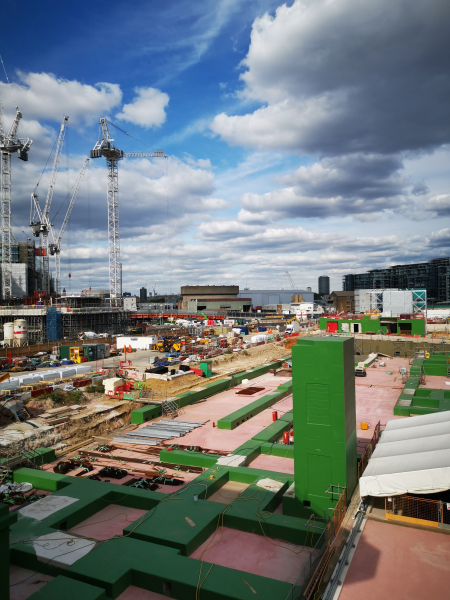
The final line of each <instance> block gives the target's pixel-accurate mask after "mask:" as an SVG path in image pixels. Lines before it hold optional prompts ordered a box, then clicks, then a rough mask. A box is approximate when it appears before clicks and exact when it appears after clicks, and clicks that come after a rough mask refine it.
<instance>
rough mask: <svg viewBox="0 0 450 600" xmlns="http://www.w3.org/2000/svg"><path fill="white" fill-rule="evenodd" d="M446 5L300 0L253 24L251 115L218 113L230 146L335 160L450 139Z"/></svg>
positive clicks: (247, 85) (248, 66)
mask: <svg viewBox="0 0 450 600" xmlns="http://www.w3.org/2000/svg"><path fill="white" fill-rule="evenodd" d="M449 18H450V12H449V11H448V4H447V2H446V0H431V1H430V2H429V3H426V4H424V3H420V2H419V3H414V4H411V5H408V7H406V5H404V4H403V3H398V2H397V3H395V2H394V3H393V2H390V1H389V0H380V1H379V2H372V3H368V4H367V3H362V2H360V1H359V0H340V2H329V1H328V0H317V1H315V2H310V1H308V0H296V1H295V2H294V3H293V4H292V5H291V6H288V5H286V4H283V5H282V6H280V7H279V8H278V9H277V11H276V14H275V16H274V17H272V16H271V15H269V14H265V15H264V16H262V17H261V18H258V19H256V20H255V21H254V23H253V27H252V33H251V43H250V47H249V50H248V53H247V56H246V58H245V59H244V60H243V61H242V66H243V67H244V69H245V71H244V73H243V74H242V75H241V80H242V81H243V83H244V89H243V92H242V96H243V97H244V98H246V99H249V100H252V101H258V102H261V103H263V106H262V107H261V108H258V109H257V110H255V111H254V112H252V113H249V114H244V115H239V116H229V115H227V114H225V113H223V114H220V115H217V116H216V117H215V119H214V120H213V122H212V123H211V125H210V127H211V129H212V131H213V132H214V133H216V134H218V135H220V136H221V137H222V138H223V139H224V140H226V141H227V142H229V143H230V144H238V145H242V146H248V147H253V148H258V149H266V150H268V149H283V150H287V151H292V152H299V153H320V154H323V155H338V154H346V153H353V152H374V151H378V152H383V153H395V152H399V151H403V150H414V149H418V148H433V147H437V146H439V145H441V144H443V143H446V142H448V141H449V137H450V107H449V104H448V102H447V101H446V98H448V95H449V92H450V74H449V69H448V52H447V41H446V38H447V35H446V31H447V29H448V25H449Z"/></svg>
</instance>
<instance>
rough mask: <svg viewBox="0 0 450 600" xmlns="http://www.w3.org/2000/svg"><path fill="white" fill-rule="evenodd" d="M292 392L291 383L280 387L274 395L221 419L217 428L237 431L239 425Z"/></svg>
mask: <svg viewBox="0 0 450 600" xmlns="http://www.w3.org/2000/svg"><path fill="white" fill-rule="evenodd" d="M291 391H292V384H291V383H289V384H283V385H280V386H278V388H277V390H276V392H274V393H273V394H267V395H266V396H263V397H262V398H258V400H255V401H254V402H251V403H250V404H247V405H246V406H243V407H242V408H240V409H238V410H235V411H234V412H232V413H230V414H229V415H227V416H226V417H223V418H222V419H219V420H218V421H217V427H218V428H219V429H235V428H236V427H237V426H238V425H241V423H244V422H245V421H248V419H251V418H252V417H254V416H255V415H257V414H259V413H260V412H262V411H263V410H265V409H266V408H268V407H269V406H272V404H275V402H278V401H279V400H281V399H283V398H285V397H286V396H288V395H289V394H290V393H291Z"/></svg>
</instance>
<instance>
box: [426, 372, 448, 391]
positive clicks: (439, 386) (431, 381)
mask: <svg viewBox="0 0 450 600" xmlns="http://www.w3.org/2000/svg"><path fill="white" fill-rule="evenodd" d="M425 380H426V383H425V385H421V386H419V387H421V388H426V389H430V388H431V389H435V390H450V385H447V384H450V379H447V377H439V376H438V375H427V376H426V377H425Z"/></svg>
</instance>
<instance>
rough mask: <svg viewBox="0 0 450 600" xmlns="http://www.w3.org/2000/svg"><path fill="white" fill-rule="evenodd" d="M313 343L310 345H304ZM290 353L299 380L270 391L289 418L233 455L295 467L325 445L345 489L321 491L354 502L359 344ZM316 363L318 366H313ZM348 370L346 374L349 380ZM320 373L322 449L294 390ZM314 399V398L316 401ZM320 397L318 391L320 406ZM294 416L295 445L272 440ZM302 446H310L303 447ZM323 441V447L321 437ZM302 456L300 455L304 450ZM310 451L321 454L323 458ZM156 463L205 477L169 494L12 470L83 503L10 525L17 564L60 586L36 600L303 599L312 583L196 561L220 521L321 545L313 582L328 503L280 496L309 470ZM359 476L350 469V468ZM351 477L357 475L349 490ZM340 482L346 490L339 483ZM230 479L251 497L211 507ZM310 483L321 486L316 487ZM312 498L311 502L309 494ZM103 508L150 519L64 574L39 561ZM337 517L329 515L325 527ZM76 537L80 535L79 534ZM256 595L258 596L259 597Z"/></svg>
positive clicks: (197, 456)
mask: <svg viewBox="0 0 450 600" xmlns="http://www.w3.org/2000/svg"><path fill="white" fill-rule="evenodd" d="M308 340H310V341H311V342H312V343H309V341H308ZM305 341H307V343H306V344H305V343H303V342H305ZM316 342H319V344H316ZM302 343H303V345H302ZM297 348H298V349H299V351H298V352H297ZM294 350H295V351H294V352H293V355H294V356H296V358H295V359H294V363H295V364H294V369H293V373H294V379H293V382H292V381H287V382H286V383H285V384H283V385H282V386H279V388H278V389H277V391H276V393H275V394H272V395H273V396H279V397H284V396H285V395H287V394H289V393H290V391H291V389H293V392H294V410H293V411H289V412H287V413H285V414H284V415H282V416H281V417H280V419H278V420H277V421H275V422H273V423H270V425H268V426H267V427H265V428H264V429H263V430H262V431H260V432H259V433H257V434H255V435H254V437H253V438H252V439H249V440H247V441H246V442H245V443H244V444H242V445H241V446H239V448H237V449H236V450H234V451H233V452H232V454H240V455H242V456H245V457H246V463H245V464H246V465H249V463H250V462H251V461H252V460H253V459H254V458H255V457H256V456H258V455H259V454H265V455H273V456H280V457H286V458H289V459H294V457H295V459H296V461H298V460H299V456H300V460H304V458H305V456H307V453H308V452H310V451H311V447H312V446H311V444H312V445H315V446H317V441H320V443H321V445H322V448H323V453H322V455H321V456H330V457H331V458H332V460H331V466H332V473H333V476H334V475H336V477H337V478H338V481H334V480H333V481H330V482H328V481H327V485H326V487H328V485H329V484H330V483H336V484H339V485H347V487H348V489H349V494H351V492H352V491H353V488H354V485H355V483H356V438H355V426H356V422H355V415H354V375H353V339H345V340H344V339H342V338H324V339H317V340H316V339H314V340H311V339H310V338H305V339H303V340H301V341H299V343H298V345H297V346H294ZM308 356H309V358H308ZM308 360H309V361H310V363H308V365H309V366H305V365H303V366H302V363H305V361H306V362H307V361H308ZM282 362H283V361H277V362H276V363H271V364H269V365H265V366H264V367H262V368H258V369H253V370H252V371H250V372H243V373H240V374H238V375H236V376H234V377H229V378H226V379H224V380H220V381H216V382H212V383H210V384H206V385H205V386H202V387H201V388H198V389H196V390H191V391H190V392H187V393H186V394H181V395H179V396H178V399H181V400H182V402H185V403H186V404H190V403H192V402H195V401H196V400H198V399H202V398H205V397H208V396H211V395H213V394H214V393H217V392H218V391H221V390H222V389H228V388H229V387H231V386H233V385H236V384H237V383H240V382H241V381H242V379H245V378H253V377H257V376H259V375H262V374H264V373H266V372H268V371H269V369H272V368H276V366H278V365H279V364H281V363H282ZM324 364H326V366H325V368H323V365H324ZM311 365H315V366H314V368H312V367H311ZM320 365H322V368H323V370H324V371H325V375H324V373H323V372H322V373H321V372H320V371H321V367H320ZM348 365H350V376H349V374H348ZM343 370H344V374H343V372H342V371H343ZM339 371H340V373H339ZM249 374H250V375H249ZM319 375H320V380H321V381H320V382H319V383H323V381H324V382H325V384H326V385H328V386H329V388H330V394H329V397H330V401H329V414H330V418H331V417H332V424H331V425H328V426H325V429H326V433H323V435H322V436H319V438H320V439H319V440H318V439H317V436H316V437H315V436H314V432H311V430H310V429H308V427H309V424H308V423H302V420H305V419H307V417H308V415H311V411H309V412H308V410H306V411H303V409H302V408H301V406H300V405H299V403H300V404H301V402H302V397H301V396H298V390H300V392H301V393H303V391H304V390H303V387H302V385H303V384H302V379H305V378H306V384H307V385H311V384H315V383H317V382H316V379H315V377H319ZM350 383H351V385H350ZM293 384H294V385H293ZM296 385H297V387H296ZM352 386H353V389H352ZM352 392H353V413H352ZM314 397H315V398H316V399H317V394H316V395H315V396H314ZM321 397H322V396H320V394H319V401H320V398H321ZM296 398H297V400H296ZM260 400H261V399H260ZM271 400H272V399H271ZM275 401H276V400H275ZM186 404H184V405H186ZM319 404H320V402H319ZM154 408H155V407H154V406H153V407H151V406H146V407H143V408H142V409H140V410H139V411H133V412H134V413H136V415H135V419H136V418H138V417H137V415H138V414H140V415H141V416H140V417H139V418H142V419H146V417H149V416H151V415H150V414H149V413H148V412H146V410H145V409H147V411H148V410H150V411H151V410H153V409H154ZM157 408H159V407H157ZM310 408H311V406H310ZM312 408H313V409H314V410H313V417H314V418H315V420H317V419H318V418H321V419H322V420H324V419H325V418H326V416H324V414H322V413H320V410H322V409H321V408H320V406H319V408H317V403H316V404H315V405H314V406H313V407H312ZM317 410H319V413H317ZM314 411H316V412H314ZM317 414H319V417H317ZM320 415H322V416H320ZM294 416H295V418H296V421H295V423H296V440H297V445H296V446H292V445H284V444H280V443H277V442H278V440H279V439H280V438H281V437H282V435H283V432H284V431H287V430H289V429H290V428H291V427H292V425H293V420H294ZM229 417H231V415H229ZM139 422H140V421H139ZM142 422H143V421H142ZM316 425H317V424H316ZM352 427H353V429H352ZM325 429H324V431H325ZM304 437H305V440H303V438H304ZM326 437H328V440H325V438H326ZM352 440H353V446H354V451H353V447H352ZM298 448H300V451H301V452H298ZM315 452H316V453H317V451H316V450H315ZM159 458H160V460H161V461H162V462H164V463H171V464H180V465H181V464H183V465H192V466H202V467H204V468H206V470H205V471H204V472H202V473H201V474H199V475H198V476H197V477H196V478H195V479H194V480H193V481H192V482H190V483H189V484H188V485H186V486H184V487H183V488H181V489H175V490H174V493H173V494H164V493H160V492H156V491H155V492H152V491H149V490H143V489H138V488H133V487H128V486H120V485H117V484H116V483H109V482H105V481H103V482H100V481H94V480H87V479H82V478H78V477H72V476H67V475H59V474H56V473H52V472H46V471H42V470H34V469H27V468H25V469H20V470H18V471H15V472H14V481H16V482H25V481H26V482H29V483H31V484H32V485H33V486H34V487H35V488H37V489H40V490H48V491H51V492H53V494H54V495H55V496H66V497H70V498H75V499H76V502H74V503H72V504H69V505H66V506H64V507H63V508H61V509H60V510H58V511H56V512H54V513H53V514H51V515H49V516H47V517H45V518H43V519H42V520H40V521H39V520H34V519H30V518H28V517H25V516H23V515H21V514H20V513H19V514H18V521H17V523H16V524H14V525H12V527H11V542H12V546H11V562H12V563H13V564H15V565H18V566H23V567H26V568H27V569H32V570H35V571H37V572H39V573H45V574H48V575H51V576H53V577H55V579H53V580H52V581H51V582H50V583H48V584H46V585H45V586H44V587H43V588H41V590H39V591H38V592H36V593H35V594H33V595H32V596H30V598H31V600H43V599H44V598H45V599H49V600H53V599H55V600H56V598H62V597H64V598H85V599H86V600H97V599H98V600H100V599H101V600H103V599H105V600H112V599H115V598H117V597H118V596H119V595H120V594H121V593H122V592H124V590H126V589H127V588H128V587H129V586H131V585H133V586H136V587H137V588H142V589H145V590H149V591H152V592H155V593H158V594H162V595H164V596H167V597H172V598H177V599H178V600H181V599H183V600H196V599H197V598H198V594H199V582H200V587H201V591H200V597H201V599H202V600H229V599H233V600H250V599H251V598H254V597H255V592H256V597H258V598H259V599H260V600H274V599H275V598H276V599H278V598H279V599H281V600H283V599H284V598H286V597H288V595H289V597H292V598H299V597H301V594H302V593H303V591H304V588H305V586H306V584H307V582H308V578H307V577H304V578H303V579H302V587H298V586H297V585H295V586H292V585H291V584H290V583H286V582H284V581H279V580H276V579H271V578H267V577H262V576H259V575H253V574H251V573H248V572H244V571H240V570H238V569H231V568H227V567H222V566H219V565H212V564H211V563H208V562H206V561H205V562H203V563H202V562H201V561H200V560H196V559H192V558H190V556H191V554H192V552H193V551H194V550H196V549H197V548H198V547H199V546H200V545H201V544H202V543H203V542H204V541H205V540H206V539H208V537H209V536H210V535H211V534H213V533H214V532H215V531H216V529H217V527H218V526H219V523H222V522H223V525H224V527H228V528H231V529H236V530H240V531H245V532H249V533H254V534H257V535H260V536H263V535H267V536H269V537H270V538H272V539H277V540H282V541H284V542H288V543H292V544H297V545H305V546H307V547H312V546H315V545H317V550H318V551H317V552H313V553H312V554H311V557H312V560H310V562H309V563H308V568H309V573H310V574H312V573H313V572H314V570H315V568H316V567H317V564H318V561H319V560H320V557H321V552H322V551H323V550H324V549H325V547H326V540H327V539H328V533H327V525H326V523H325V522H324V521H323V519H322V520H321V519H318V518H316V520H315V522H314V523H312V521H311V519H310V516H311V513H313V512H314V513H316V515H318V516H319V517H323V510H321V508H319V506H318V505H319V504H320V502H321V498H320V497H319V499H318V500H317V501H316V499H313V501H312V502H311V507H310V508H308V509H306V508H305V507H303V506H302V507H301V509H302V510H300V511H299V510H294V509H295V507H297V508H298V504H299V503H298V500H297V499H296V498H294V501H293V503H290V502H289V499H288V500H287V501H285V496H286V494H287V493H288V490H289V489H291V488H292V486H293V484H294V481H295V484H296V485H295V488H296V489H297V487H299V488H300V489H302V488H301V486H302V485H303V484H302V481H303V483H305V482H306V487H308V486H309V484H310V480H308V479H305V473H306V471H304V472H303V475H302V472H301V471H298V470H297V469H296V470H295V475H289V474H286V473H278V472H272V471H266V470H260V469H254V468H251V465H250V466H243V467H229V466H225V465H218V464H217V461H218V459H219V458H220V456H219V455H211V454H203V453H201V452H195V451H193V450H179V449H178V448H177V447H176V446H174V447H173V448H172V449H171V450H169V449H167V450H163V451H161V452H160V457H159ZM352 461H353V463H352ZM352 467H354V468H353V469H352ZM353 471H354V476H355V477H354V481H353V483H352V479H351V476H352V473H353ZM315 477H316V479H318V480H319V483H320V485H321V484H322V480H323V477H321V475H320V474H319V473H315ZM341 477H343V478H344V480H345V481H341ZM263 478H264V479H265V478H271V479H275V480H276V481H278V482H280V483H281V489H279V490H278V491H277V492H271V491H268V490H266V489H262V488H259V487H258V486H257V485H256V484H257V482H258V481H259V480H260V479H263ZM229 481H232V482H239V483H245V484H248V488H247V489H246V490H245V491H244V492H243V493H242V494H240V495H239V496H238V497H237V498H236V499H235V500H233V501H232V502H231V503H230V504H229V505H227V504H221V503H219V502H209V501H208V498H210V497H211V496H212V495H213V494H215V493H216V492H217V491H218V490H220V489H221V488H222V486H223V485H225V484H226V483H227V482H229ZM298 482H300V483H298ZM311 482H312V483H313V484H314V481H313V480H311ZM308 490H309V487H308ZM310 491H311V490H309V492H310ZM312 491H314V489H313V490H312ZM309 497H311V498H312V496H311V495H310V496H309ZM335 498H337V495H335ZM302 499H303V498H302ZM326 500H327V506H332V504H331V503H330V502H331V501H332V497H331V496H329V497H327V498H326ZM108 504H118V505H120V506H124V507H133V508H139V509H142V510H145V511H146V513H145V515H144V516H143V517H141V518H139V519H137V520H136V521H135V522H134V523H130V524H129V525H128V526H127V527H126V528H125V529H124V531H123V537H122V536H116V537H113V538H111V539H110V540H107V541H105V542H101V543H99V544H98V545H97V546H96V547H95V548H94V549H92V550H91V551H90V552H89V553H88V554H86V555H85V556H84V557H82V558H80V559H78V560H77V561H76V562H75V563H74V564H72V565H71V566H69V567H68V568H63V567H61V566H59V564H58V563H56V562H48V561H45V560H44V561H42V560H38V559H37V557H36V554H35V551H34V548H33V545H32V544H31V543H30V541H32V540H34V539H36V538H37V537H39V536H42V535H49V534H50V535H51V534H52V533H54V532H55V531H60V530H67V529H70V528H71V527H74V526H76V525H78V524H79V523H81V522H82V521H84V520H85V519H87V518H89V517H91V516H93V515H95V514H97V513H98V512H99V511H101V510H102V509H103V508H105V506H107V505H108ZM280 504H282V506H283V514H279V513H278V512H276V513H275V512H274V511H275V509H276V508H277V507H278V506H279V505H280ZM290 506H294V509H293V510H292V511H291V512H289V511H286V510H285V508H286V507H290ZM330 516H331V515H330V514H327V517H328V518H329V517H330ZM186 517H188V518H189V519H190V520H191V522H193V523H194V526H192V525H190V524H189V522H188V521H187V520H186ZM75 535H81V536H82V534H75ZM23 540H25V543H23ZM1 550H2V549H1V548H0V551H1ZM319 550H320V551H319ZM206 558H207V557H206ZM206 575H207V576H206ZM252 588H253V590H255V592H253V591H252ZM6 597H7V596H6Z"/></svg>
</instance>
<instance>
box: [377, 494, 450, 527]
mask: <svg viewBox="0 0 450 600" xmlns="http://www.w3.org/2000/svg"><path fill="white" fill-rule="evenodd" d="M384 512H385V517H386V519H390V520H394V521H403V522H406V523H415V524H417V525H426V526H427V527H441V526H443V525H449V526H450V503H447V502H443V501H442V500H430V499H428V498H418V497H416V496H390V497H387V498H385V508H384Z"/></svg>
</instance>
